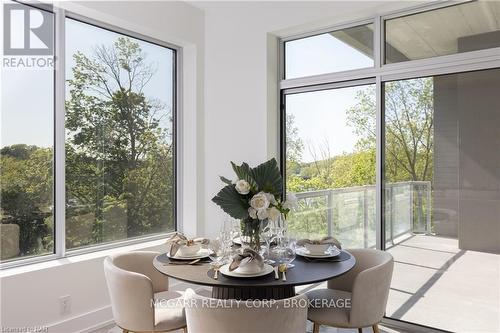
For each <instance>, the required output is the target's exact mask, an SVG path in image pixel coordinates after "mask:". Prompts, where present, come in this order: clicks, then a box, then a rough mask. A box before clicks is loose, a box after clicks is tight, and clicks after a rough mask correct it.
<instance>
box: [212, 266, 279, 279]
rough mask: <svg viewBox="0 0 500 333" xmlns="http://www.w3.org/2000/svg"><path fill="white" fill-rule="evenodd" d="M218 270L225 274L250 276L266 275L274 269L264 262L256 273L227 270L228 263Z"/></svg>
mask: <svg viewBox="0 0 500 333" xmlns="http://www.w3.org/2000/svg"><path fill="white" fill-rule="evenodd" d="M219 272H221V273H222V274H223V275H226V276H232V277H245V278H250V277H257V276H264V275H267V274H269V273H272V272H274V269H273V266H271V265H268V264H264V268H263V269H262V271H260V272H258V273H238V272H236V271H232V272H231V271H229V264H226V265H224V266H221V268H219Z"/></svg>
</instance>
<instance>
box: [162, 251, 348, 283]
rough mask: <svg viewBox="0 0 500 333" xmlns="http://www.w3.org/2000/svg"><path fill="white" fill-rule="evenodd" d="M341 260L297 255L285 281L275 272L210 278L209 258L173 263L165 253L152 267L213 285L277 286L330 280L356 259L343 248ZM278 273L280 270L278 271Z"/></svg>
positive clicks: (190, 281)
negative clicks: (201, 260) (306, 257)
mask: <svg viewBox="0 0 500 333" xmlns="http://www.w3.org/2000/svg"><path fill="white" fill-rule="evenodd" d="M340 256H341V259H342V261H325V260H321V261H308V260H306V259H305V258H302V257H300V256H297V258H296V259H295V260H294V261H293V264H294V265H295V267H293V268H290V269H288V270H287V272H286V278H287V281H286V282H283V281H281V279H279V280H275V279H274V272H273V273H271V274H269V275H266V276H261V277H255V278H235V277H227V276H224V275H223V274H221V273H220V272H219V274H218V275H219V276H218V279H217V280H215V279H214V278H213V270H212V269H211V268H210V265H209V261H204V262H199V263H197V264H195V265H172V264H169V261H170V259H169V258H168V257H167V255H166V254H165V253H164V254H161V255H159V256H157V257H156V258H155V259H154V261H153V265H154V267H155V268H156V269H157V270H158V271H160V272H161V273H163V274H165V275H167V276H169V277H171V278H174V279H177V280H181V281H186V282H189V283H193V284H199V285H204V286H212V287H277V286H298V285H304V284H311V283H317V282H323V281H326V280H330V279H332V278H335V277H337V276H340V275H342V274H344V273H347V272H348V271H349V270H351V269H352V268H353V267H354V265H355V264H356V259H355V258H354V256H352V255H351V254H350V253H349V252H347V251H344V250H342V253H341V254H340ZM280 276H281V273H280Z"/></svg>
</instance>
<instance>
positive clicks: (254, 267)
mask: <svg viewBox="0 0 500 333" xmlns="http://www.w3.org/2000/svg"><path fill="white" fill-rule="evenodd" d="M263 269H264V263H263V262H260V263H259V262H258V261H255V260H252V261H250V262H248V263H246V264H243V265H240V266H239V267H238V268H236V269H235V270H234V271H235V272H236V273H241V274H255V273H260V272H261V271H262V270H263Z"/></svg>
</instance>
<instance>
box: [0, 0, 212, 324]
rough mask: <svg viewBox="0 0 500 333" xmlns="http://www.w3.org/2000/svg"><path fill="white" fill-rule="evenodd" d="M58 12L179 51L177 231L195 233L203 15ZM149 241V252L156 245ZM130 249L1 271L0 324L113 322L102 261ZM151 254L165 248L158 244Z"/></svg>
mask: <svg viewBox="0 0 500 333" xmlns="http://www.w3.org/2000/svg"><path fill="white" fill-rule="evenodd" d="M60 5H61V6H62V7H64V8H66V9H68V10H70V11H73V12H75V13H77V14H81V15H84V16H87V17H90V18H93V19H95V20H99V21H102V22H105V23H108V24H112V25H116V26H119V27H122V28H125V29H129V30H132V31H136V32H139V33H141V34H144V35H148V36H151V37H154V38H157V39H160V40H164V41H167V42H170V43H174V44H177V45H179V46H182V47H183V63H184V71H183V94H184V96H183V101H182V102H183V103H182V104H183V112H182V117H181V122H182V123H181V124H179V128H180V129H181V131H180V132H181V135H182V138H181V143H182V147H181V149H182V155H181V165H183V167H182V174H181V175H180V176H181V178H180V179H179V182H180V184H181V185H182V194H181V195H182V201H181V202H182V203H183V204H182V206H181V207H179V208H180V215H181V216H182V217H183V221H184V224H183V226H182V227H183V229H184V230H185V231H187V232H188V233H190V234H197V232H198V231H197V229H198V221H200V219H199V218H198V214H200V213H201V212H202V211H203V206H202V207H201V208H198V207H197V206H198V202H201V201H199V200H198V199H199V198H198V196H199V195H201V194H202V192H199V189H200V188H202V187H200V186H198V182H199V172H201V171H202V170H203V160H198V156H203V153H202V151H200V149H202V148H203V144H200V142H203V107H204V100H203V94H204V91H203V83H204V79H203V74H204V69H203V64H204V15H203V11H202V10H200V9H198V8H195V7H193V6H190V5H188V4H185V3H182V2H141V3H139V2H125V1H123V2H99V3H98V2H81V3H78V4H77V3H68V2H64V3H61V4H60ZM160 243H161V242H154V243H153V244H149V245H148V246H152V245H155V244H160ZM145 247H146V245H144V244H143V245H136V246H131V247H127V248H122V249H117V250H114V251H107V252H101V253H96V254H94V255H91V256H80V257H70V258H68V259H63V260H58V261H55V262H51V263H42V264H36V265H33V266H26V267H20V268H13V269H9V270H6V271H2V272H0V276H1V282H0V291H1V292H0V294H1V303H0V305H1V306H0V308H1V309H0V326H1V327H25V326H49V332H60V333H69V332H78V331H81V330H84V329H88V328H89V327H91V326H92V325H96V324H100V323H101V324H102V323H106V322H109V321H110V320H111V319H112V315H111V311H110V304H109V298H108V293H107V288H106V284H105V280H104V275H103V268H102V260H103V258H104V256H105V255H107V254H110V253H112V252H116V251H125V250H131V249H141V248H145ZM153 249H161V250H164V248H162V247H161V246H160V247H158V246H156V247H153ZM63 295H70V296H71V303H72V304H71V308H72V310H71V314H70V315H66V316H62V315H61V314H60V308H59V297H61V296H63Z"/></svg>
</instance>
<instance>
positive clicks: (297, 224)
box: [288, 181, 432, 247]
mask: <svg viewBox="0 0 500 333" xmlns="http://www.w3.org/2000/svg"><path fill="white" fill-rule="evenodd" d="M375 194H376V188H375V185H366V186H353V187H347V188H335V189H326V190H318V191H309V192H301V193H296V195H297V199H298V208H297V209H296V210H295V211H294V212H293V213H292V214H290V216H289V217H288V228H289V231H290V233H291V234H292V235H293V236H295V237H297V238H320V237H323V236H326V235H331V236H334V237H336V238H338V239H339V240H340V242H342V244H343V246H344V247H374V246H375V243H376V199H375ZM385 202H386V204H385V214H384V216H386V219H385V226H386V227H385V229H386V242H387V243H389V245H390V244H391V243H394V239H396V238H398V237H400V236H402V235H404V234H408V233H430V232H431V231H432V226H431V214H430V212H431V210H430V209H429V204H430V203H431V182H429V181H409V182H397V183H386V185H385Z"/></svg>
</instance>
